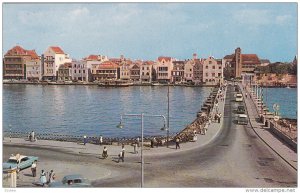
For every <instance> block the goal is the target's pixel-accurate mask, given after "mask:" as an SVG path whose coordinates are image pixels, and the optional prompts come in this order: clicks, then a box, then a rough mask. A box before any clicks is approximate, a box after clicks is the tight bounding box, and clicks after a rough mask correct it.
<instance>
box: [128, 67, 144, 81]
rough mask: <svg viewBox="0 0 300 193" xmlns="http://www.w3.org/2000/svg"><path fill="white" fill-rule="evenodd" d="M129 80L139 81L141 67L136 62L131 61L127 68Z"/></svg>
mask: <svg viewBox="0 0 300 193" xmlns="http://www.w3.org/2000/svg"><path fill="white" fill-rule="evenodd" d="M129 74H130V80H132V81H134V82H137V81H140V78H141V77H140V76H141V69H140V65H139V64H138V63H133V64H132V65H131V66H130V69H129Z"/></svg>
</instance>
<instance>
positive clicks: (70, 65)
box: [59, 62, 72, 68]
mask: <svg viewBox="0 0 300 193" xmlns="http://www.w3.org/2000/svg"><path fill="white" fill-rule="evenodd" d="M59 68H72V63H70V62H66V63H64V64H61V65H60V66H59Z"/></svg>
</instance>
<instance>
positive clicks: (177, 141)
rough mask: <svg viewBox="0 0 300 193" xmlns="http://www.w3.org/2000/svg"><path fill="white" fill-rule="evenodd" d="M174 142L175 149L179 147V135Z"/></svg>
mask: <svg viewBox="0 0 300 193" xmlns="http://www.w3.org/2000/svg"><path fill="white" fill-rule="evenodd" d="M175 143H176V149H177V148H179V149H180V145H179V137H177V138H176V140H175Z"/></svg>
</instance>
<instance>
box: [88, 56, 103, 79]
mask: <svg viewBox="0 0 300 193" xmlns="http://www.w3.org/2000/svg"><path fill="white" fill-rule="evenodd" d="M105 61H108V57H107V56H104V55H89V56H88V57H85V58H83V63H84V64H85V66H86V68H87V81H89V82H92V81H93V80H94V78H93V73H92V69H93V68H96V66H97V65H99V64H101V63H102V62H105Z"/></svg>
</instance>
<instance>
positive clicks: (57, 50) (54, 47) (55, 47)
mask: <svg viewBox="0 0 300 193" xmlns="http://www.w3.org/2000/svg"><path fill="white" fill-rule="evenodd" d="M50 49H52V50H53V52H55V53H56V54H65V53H64V51H63V50H62V49H61V48H60V47H58V46H50Z"/></svg>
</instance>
